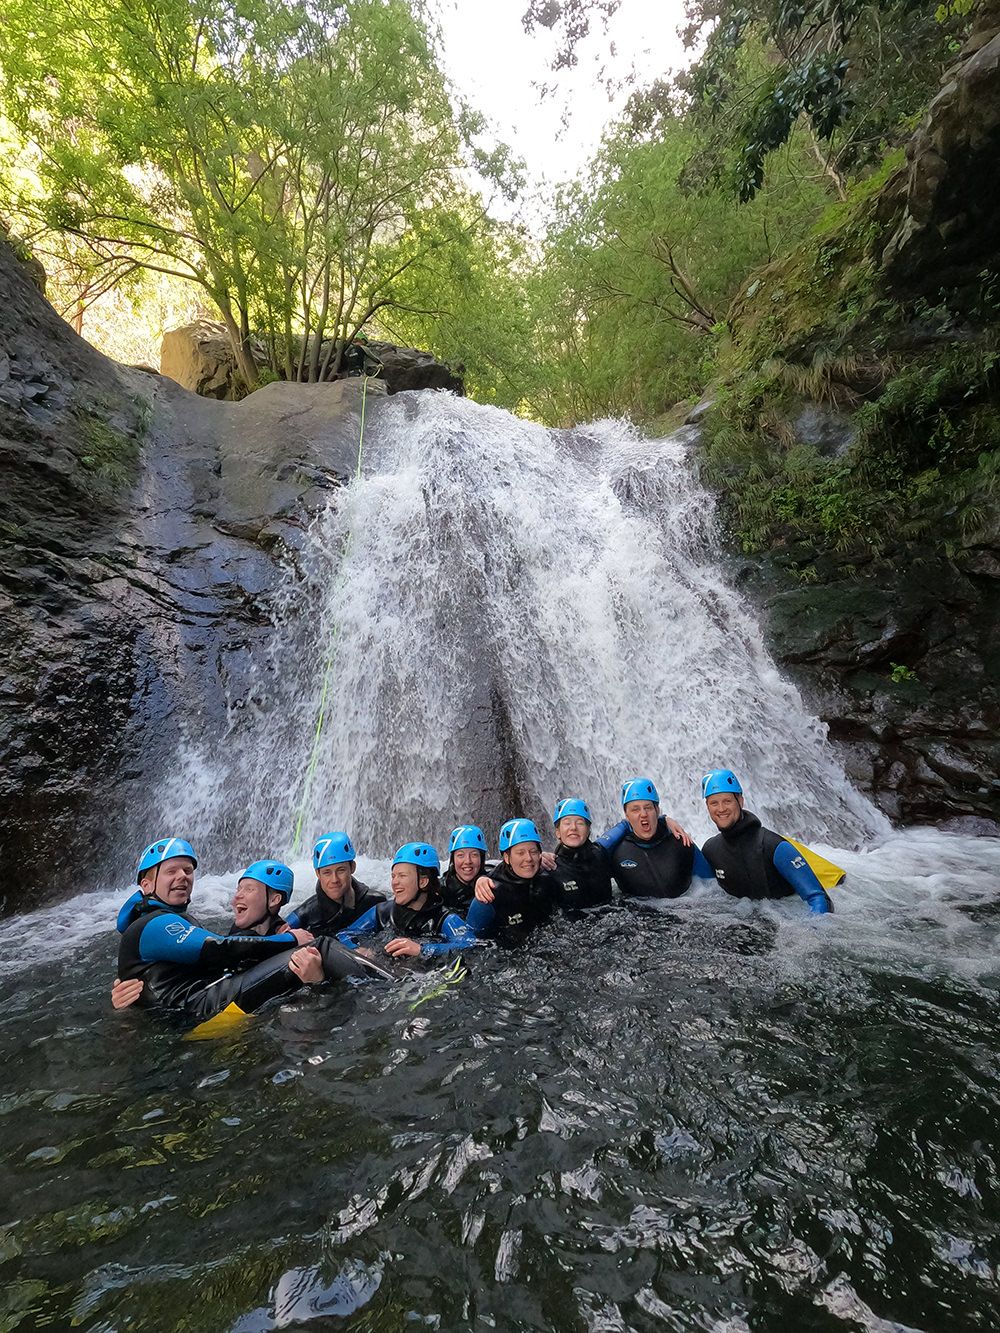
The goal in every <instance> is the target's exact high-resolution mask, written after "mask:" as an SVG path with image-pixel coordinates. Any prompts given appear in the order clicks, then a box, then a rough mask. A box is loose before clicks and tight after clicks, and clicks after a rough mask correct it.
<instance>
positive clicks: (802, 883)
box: [774, 842, 833, 916]
mask: <svg viewBox="0 0 1000 1333" xmlns="http://www.w3.org/2000/svg"><path fill="white" fill-rule="evenodd" d="M774 868H775V870H777V872H778V874H779V875H780V876H781V878H782V879H783V880H785V881H786V882H787V883H789V884H790V885H791V886H792V888H793V889H794V890H795V892H796V893H797V894H798V895H799V897H800V898H801V899H802V901H803V902H804V903H805V904H806V905H807V906H808V908H809V910H810V912H813V913H814V914H815V915H816V916H826V915H827V914H828V913H829V912H832V911H833V903H831V902H830V899H829V898H828V897H827V895H826V890H825V889H824V888H823V885H822V884H821V883H820V882H819V880H818V879H817V878H816V875H815V874H814V872H813V869H812V867H811V866H810V864H809V862H808V861H807V860H806V858H805V857H804V856H803V855H802V853H801V852H800V851H799V850H798V848H797V847H793V846H792V844H791V843H790V842H779V843H778V845H777V847H775V849H774Z"/></svg>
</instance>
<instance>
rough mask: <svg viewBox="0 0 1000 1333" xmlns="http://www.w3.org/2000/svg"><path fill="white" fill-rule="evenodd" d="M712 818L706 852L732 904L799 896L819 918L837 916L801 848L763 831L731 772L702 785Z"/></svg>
mask: <svg viewBox="0 0 1000 1333" xmlns="http://www.w3.org/2000/svg"><path fill="white" fill-rule="evenodd" d="M701 794H702V796H703V797H704V798H705V803H706V806H707V808H708V817H709V819H711V821H712V823H713V824H714V825H715V827H716V828H717V829H718V830H719V832H718V833H717V834H716V835H715V837H714V838H709V840H708V842H706V843H705V846H704V847H703V848H702V851H703V852H704V854H705V859H706V860H707V861H708V863H709V865H710V866H711V867H712V870H713V871H714V872H715V878H716V879H717V880H718V882H719V884H720V885H721V886H722V888H723V889H725V891H726V893H728V894H729V895H730V896H731V897H733V898H756V899H762V898H790V897H792V895H793V894H796V893H797V894H798V896H799V897H800V898H801V899H802V901H803V902H804V903H805V904H806V906H807V907H808V908H809V911H810V912H813V913H815V914H816V915H817V916H823V915H825V914H826V913H827V912H832V911H833V905H832V904H831V902H830V899H829V898H828V897H827V895H826V892H825V890H824V888H823V885H822V884H821V883H820V882H819V880H818V879H817V878H816V875H815V874H814V872H813V870H812V868H811V867H810V865H809V863H808V861H807V860H806V858H805V857H804V856H803V855H802V853H801V852H800V851H799V849H798V848H797V847H793V846H792V844H791V843H790V842H788V841H787V840H786V839H785V838H783V837H782V836H781V834H780V833H775V832H774V830H773V829H768V828H764V827H763V825H762V824H761V822H760V820H759V819H758V818H757V816H756V815H755V814H751V812H750V811H749V810H747V809H745V808H744V799H743V788H742V787H741V786H740V781H739V778H737V776H736V774H735V773H734V772H733V771H732V769H729V768H716V769H713V770H712V772H711V773H706V774H705V776H704V777H703V778H702V780H701Z"/></svg>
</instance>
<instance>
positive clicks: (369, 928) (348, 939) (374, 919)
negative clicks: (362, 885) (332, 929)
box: [337, 907, 382, 949]
mask: <svg viewBox="0 0 1000 1333" xmlns="http://www.w3.org/2000/svg"><path fill="white" fill-rule="evenodd" d="M381 929H382V927H381V925H380V924H379V919H378V908H377V907H369V909H368V911H367V912H366V913H365V914H364V916H359V917H358V919H357V921H352V922H351V924H350V925H349V926H348V927H347V929H346V930H338V931H337V939H338V940H340V942H341V944H343V945H344V947H345V948H347V949H356V948H357V947H358V939H357V937H358V936H359V935H375V934H377V932H378V931H379V930H381Z"/></svg>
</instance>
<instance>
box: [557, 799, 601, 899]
mask: <svg viewBox="0 0 1000 1333" xmlns="http://www.w3.org/2000/svg"><path fill="white" fill-rule="evenodd" d="M593 822H594V821H593V817H592V816H591V813H590V806H589V805H588V804H587V802H586V801H584V800H583V799H582V798H581V797H579V796H568V797H565V798H564V799H563V800H561V801H557V802H556V808H555V811H554V812H553V815H552V823H553V824H554V825H555V830H556V838H557V842H556V851H555V864H554V866H553V867H552V874H553V876H554V877H555V879H557V880H558V881H559V905H560V906H561V907H562V909H563V910H564V911H572V910H574V909H576V908H583V907H606V906H607V905H608V904H609V903H610V902H611V887H612V880H611V857H610V854H609V853H608V852H607V851H606V850H605V849H604V848H603V847H602V846H600V844H599V843H596V842H594V841H592V839H591V837H590V830H591V826H592V825H593Z"/></svg>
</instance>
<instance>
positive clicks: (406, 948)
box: [385, 935, 420, 958]
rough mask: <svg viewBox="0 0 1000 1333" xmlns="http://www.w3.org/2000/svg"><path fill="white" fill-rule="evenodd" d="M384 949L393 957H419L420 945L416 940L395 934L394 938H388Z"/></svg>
mask: <svg viewBox="0 0 1000 1333" xmlns="http://www.w3.org/2000/svg"><path fill="white" fill-rule="evenodd" d="M385 951H386V953H387V954H390V955H391V956H392V957H393V958H419V957H420V945H419V944H418V943H417V941H416V940H408V939H406V937H405V936H403V935H397V936H396V938H395V939H394V940H390V941H389V943H388V944H387V945H386V946H385Z"/></svg>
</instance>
